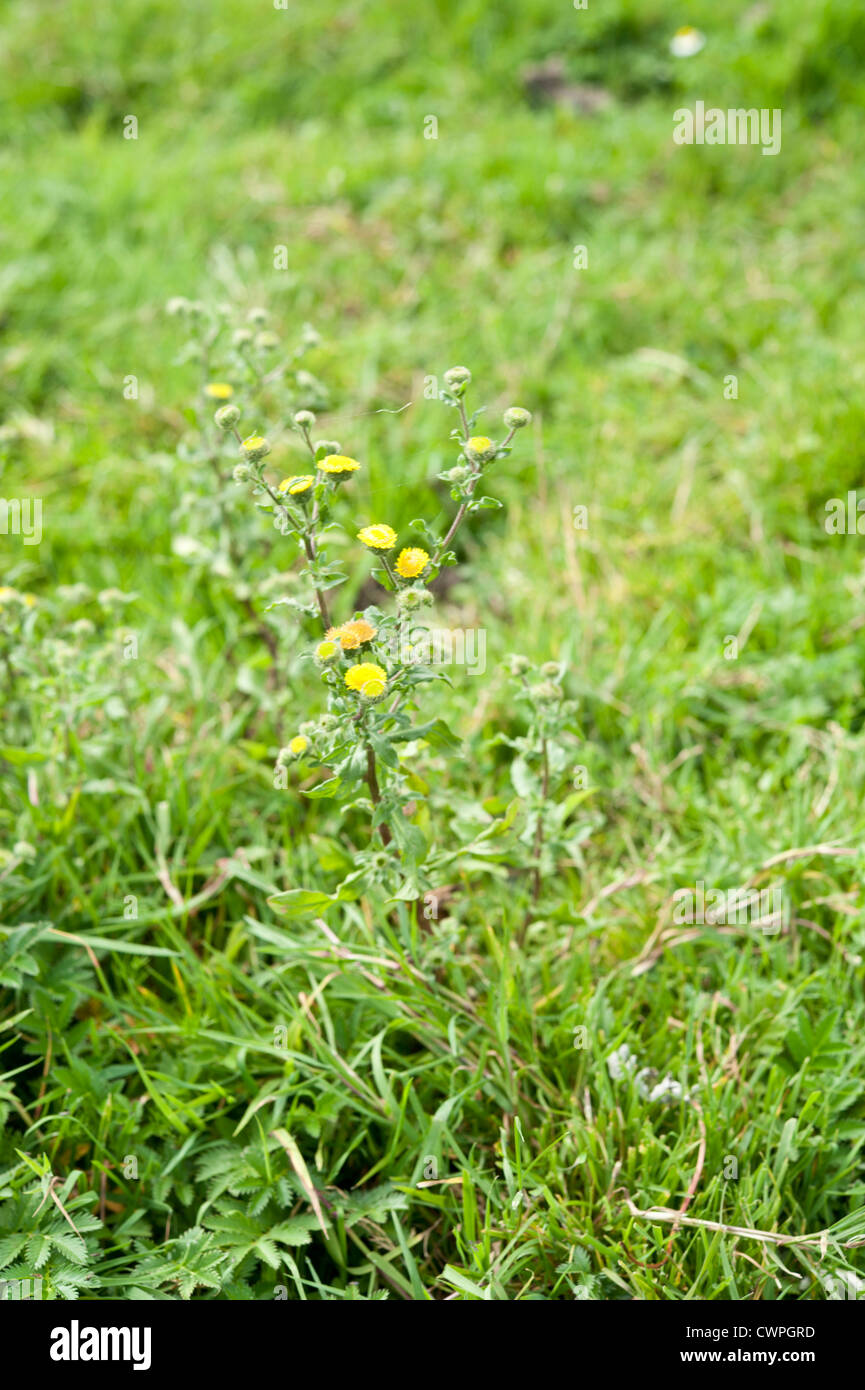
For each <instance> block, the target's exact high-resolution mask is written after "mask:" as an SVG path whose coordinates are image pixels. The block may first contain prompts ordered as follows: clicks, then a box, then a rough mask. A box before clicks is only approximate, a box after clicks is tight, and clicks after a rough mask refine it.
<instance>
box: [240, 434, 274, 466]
mask: <svg viewBox="0 0 865 1390" xmlns="http://www.w3.org/2000/svg"><path fill="white" fill-rule="evenodd" d="M240 447H241V449H242V450H243V452H244V453H245V454H246V457H247V458H248V459H251V460H253V461H256V460H258V459H263V458H265V457H266V455H267V454H269V453H270V441H269V440H268V439H265V437H264V435H263V434H250V435H248V437H247V438H246V439H244V440H243V442H242V444H241V446H240Z"/></svg>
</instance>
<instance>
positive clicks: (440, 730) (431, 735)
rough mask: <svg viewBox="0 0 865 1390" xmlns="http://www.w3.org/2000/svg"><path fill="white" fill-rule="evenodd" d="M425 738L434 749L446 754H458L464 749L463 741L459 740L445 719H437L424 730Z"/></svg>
mask: <svg viewBox="0 0 865 1390" xmlns="http://www.w3.org/2000/svg"><path fill="white" fill-rule="evenodd" d="M423 737H424V738H425V739H426V741H427V743H428V744H429V745H430V746H431V747H432V748H440V749H442V751H443V752H445V753H458V752H459V750H460V749H461V748H462V739H460V738H457V736H456V734H455V733H454V731H453V729H451V728H449V727H448V725H447V724H446V723H445V721H444V720H443V719H436V720H434V721H433V723H432V724H431V725H430V727H429V728H427V729H425V730H424V734H423Z"/></svg>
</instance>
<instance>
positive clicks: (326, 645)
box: [315, 628, 339, 661]
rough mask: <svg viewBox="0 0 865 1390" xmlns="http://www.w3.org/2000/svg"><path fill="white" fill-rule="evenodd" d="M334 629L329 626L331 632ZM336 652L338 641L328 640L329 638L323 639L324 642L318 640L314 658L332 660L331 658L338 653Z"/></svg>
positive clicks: (337, 650)
mask: <svg viewBox="0 0 865 1390" xmlns="http://www.w3.org/2000/svg"><path fill="white" fill-rule="evenodd" d="M334 631H335V629H334V628H331V632H334ZM338 652H339V643H338V642H334V641H330V640H325V641H324V642H319V644H318V646H317V647H316V649H315V659H316V661H332V660H333V658H334V657H335V656H336V655H337V654H338Z"/></svg>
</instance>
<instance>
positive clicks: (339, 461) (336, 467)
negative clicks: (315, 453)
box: [315, 454, 360, 478]
mask: <svg viewBox="0 0 865 1390" xmlns="http://www.w3.org/2000/svg"><path fill="white" fill-rule="evenodd" d="M315 466H316V468H318V469H319V470H320V472H322V473H330V474H331V475H332V476H333V477H334V478H339V477H345V476H346V475H347V474H349V473H356V472H357V470H358V469H359V468H360V464H359V463H358V461H357V459H350V458H347V457H346V455H345V454H328V455H327V456H326V457H325V458H323V459H319V461H318V463H317V464H316V465H315Z"/></svg>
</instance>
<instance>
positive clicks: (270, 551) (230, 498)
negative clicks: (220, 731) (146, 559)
mask: <svg viewBox="0 0 865 1390" xmlns="http://www.w3.org/2000/svg"><path fill="white" fill-rule="evenodd" d="M166 310H167V312H168V313H169V314H170V315H171V316H173V317H175V318H177V319H178V321H179V322H180V323H181V324H182V325H184V326H185V328H186V332H187V335H188V336H187V341H186V343H185V344H184V346H183V348H182V349H181V351H180V353H179V355H178V358H177V361H178V362H179V363H185V362H194V363H195V364H196V367H197V371H198V375H199V385H198V389H197V393H196V398H195V400H194V402H193V403H192V404H191V405H190V407H189V409H188V410H187V411H186V415H187V418H188V419H189V422H190V424H191V426H192V428H191V429H190V431H189V432H188V434H186V435H185V436H184V437H183V438H182V439H181V441H180V444H179V447H178V450H177V460H178V461H179V462H180V464H181V465H182V467H181V469H180V470H179V477H180V478H181V479H182V483H183V491H182V495H181V496H180V498H179V502H178V505H177V506H176V508H175V511H174V514H173V516H172V527H173V531H174V541H173V548H174V551H175V553H176V554H177V555H178V556H179V557H180V558H181V559H183V560H184V561H185V562H186V563H187V564H188V565H190V566H191V567H192V568H194V569H196V570H197V571H198V572H199V573H200V574H201V575H202V577H206V580H207V583H208V585H209V587H210V588H212V589H213V590H214V591H216V592H222V591H225V590H227V591H228V592H229V593H230V594H231V596H232V597H233V599H234V600H235V602H236V603H237V604H238V605H239V607H240V609H241V610H242V611H243V612H244V613H245V615H246V618H247V619H249V620H251V622H252V624H253V625H254V627H255V629H256V631H257V634H258V636H259V637H260V638H261V639H262V640H263V641H265V642H266V644H267V646H268V647H269V649H270V654H271V658H272V659H273V660H274V661H275V660H276V658H277V638H278V635H279V629H278V628H277V627H275V626H274V625H273V624H272V623H271V622H270V621H269V619H267V618H266V617H265V616H264V615H263V613H262V612H261V611H260V610H259V609H256V607H255V602H254V601H255V600H261V599H264V600H267V599H268V598H269V597H270V596H271V594H272V593H273V592H276V591H277V590H278V589H279V588H280V587H281V580H280V576H279V575H278V573H276V572H275V570H274V566H273V560H274V552H275V549H276V546H277V544H278V542H279V537H278V535H274V536H273V537H271V536H268V535H264V536H262V535H261V532H260V529H259V528H258V527H257V526H256V525H255V518H254V517H252V516H246V515H244V513H243V512H242V511H241V510H239V509H238V508H237V507H236V506H235V487H234V482H233V480H232V471H233V470H234V468H235V464H236V458H235V457H234V456H233V450H232V449H227V448H226V433H225V432H226V430H227V429H229V428H230V426H231V423H232V422H233V421H236V420H239V419H240V418H241V414H242V415H243V418H244V419H245V420H247V421H251V422H252V423H251V424H250V425H248V427H247V429H246V431H245V433H246V435H248V436H251V437H252V438H253V439H255V438H261V439H264V438H265V436H266V435H268V434H269V433H270V432H272V431H277V432H278V431H280V430H281V428H282V422H284V421H285V420H286V419H290V418H291V416H292V415H293V414H294V413H295V412H297V411H298V410H300V409H302V408H303V407H305V406H309V407H311V408H316V409H318V408H321V407H322V406H323V405H324V404H325V403H326V400H327V395H326V391H325V388H324V386H323V384H322V383H321V381H320V380H319V379H318V377H316V376H315V375H314V374H313V373H312V372H311V371H310V370H309V369H308V367H307V366H306V362H307V360H308V356H309V354H310V353H312V352H314V351H315V349H316V348H317V347H318V346H319V338H318V334H317V333H316V331H315V329H314V328H313V327H312V326H311V325H310V324H305V325H303V327H302V329H301V330H300V332H299V334H298V335H297V338H296V340H294V341H292V340H291V339H289V340H286V339H285V337H284V336H283V335H282V334H281V333H279V332H277V331H276V330H275V329H274V328H273V327H272V326H271V322H270V315H269V313H268V311H267V310H266V309H264V308H261V307H254V308H252V309H249V310H248V311H246V313H241V312H240V311H239V310H238V309H237V308H236V307H234V306H232V305H230V304H219V305H211V304H204V303H199V302H196V301H190V300H188V299H184V298H179V297H178V298H175V299H172V300H170V301H169V303H168V305H167V306H166ZM214 417H215V418H214ZM229 440H230V436H229ZM255 459H256V455H255V449H254V447H253V445H250V446H249V461H250V462H254V461H255ZM172 464H174V461H173V460H172ZM177 472H178V470H176V468H174V467H173V468H172V474H173V475H174V474H175V473H177Z"/></svg>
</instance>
